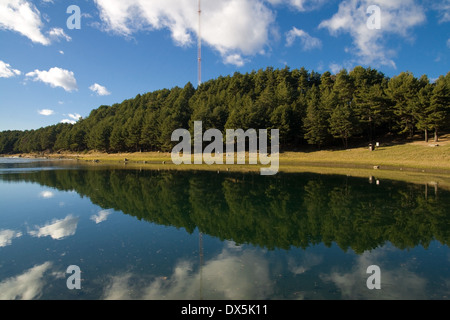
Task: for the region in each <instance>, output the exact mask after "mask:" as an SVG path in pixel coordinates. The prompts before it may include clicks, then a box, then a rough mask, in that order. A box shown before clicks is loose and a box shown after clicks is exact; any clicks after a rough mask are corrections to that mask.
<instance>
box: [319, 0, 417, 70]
mask: <svg viewBox="0 0 450 320" xmlns="http://www.w3.org/2000/svg"><path fill="white" fill-rule="evenodd" d="M371 5H378V6H379V7H380V8H381V29H380V30H376V29H374V30H371V29H369V28H368V27H367V21H368V19H369V17H370V15H368V14H367V8H368V7H369V6H371ZM425 19H426V16H425V13H424V9H423V8H422V7H421V6H420V5H417V4H416V3H415V0H398V1H391V0H344V1H342V2H341V3H340V5H339V10H338V12H337V13H336V14H335V15H334V16H333V17H332V18H331V19H329V20H325V21H322V22H321V23H320V25H319V28H326V29H328V30H329V32H330V33H331V34H333V35H338V34H339V33H348V34H350V35H351V37H352V38H353V44H354V54H355V55H356V56H357V57H358V58H359V62H360V63H364V64H374V65H388V66H392V67H395V62H394V61H393V60H392V57H393V56H394V55H395V51H393V50H389V49H388V48H387V47H386V45H385V39H386V37H387V36H389V35H391V34H395V35H399V36H401V37H404V38H406V39H408V40H410V39H411V38H410V35H409V32H410V29H411V28H413V27H415V26H417V25H419V24H421V23H423V22H424V21H425Z"/></svg>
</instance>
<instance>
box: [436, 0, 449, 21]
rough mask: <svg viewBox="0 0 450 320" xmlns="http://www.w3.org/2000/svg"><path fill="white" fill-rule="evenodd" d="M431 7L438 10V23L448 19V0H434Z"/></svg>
mask: <svg viewBox="0 0 450 320" xmlns="http://www.w3.org/2000/svg"><path fill="white" fill-rule="evenodd" d="M433 8H434V9H435V10H437V11H438V12H439V16H440V19H439V23H443V22H449V21H450V0H441V1H435V2H434V3H433Z"/></svg>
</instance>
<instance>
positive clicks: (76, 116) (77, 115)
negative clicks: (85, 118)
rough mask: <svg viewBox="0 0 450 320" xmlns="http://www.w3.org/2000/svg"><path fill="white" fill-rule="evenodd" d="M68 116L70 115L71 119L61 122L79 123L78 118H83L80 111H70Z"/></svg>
mask: <svg viewBox="0 0 450 320" xmlns="http://www.w3.org/2000/svg"><path fill="white" fill-rule="evenodd" d="M67 116H68V117H69V119H64V120H61V123H69V124H75V123H77V121H78V120H80V119H81V115H80V114H78V113H75V114H72V113H69V114H68V115H67Z"/></svg>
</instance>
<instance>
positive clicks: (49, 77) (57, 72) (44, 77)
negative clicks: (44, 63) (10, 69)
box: [26, 67, 78, 92]
mask: <svg viewBox="0 0 450 320" xmlns="http://www.w3.org/2000/svg"><path fill="white" fill-rule="evenodd" d="M26 76H27V77H28V78H31V79H32V80H33V81H41V82H44V83H47V84H49V85H50V86H51V87H53V88H56V87H61V88H63V89H64V90H66V91H68V92H72V91H76V90H78V86H77V80H76V79H75V76H74V73H73V72H72V71H68V70H64V69H61V68H58V67H55V68H51V69H50V70H48V71H40V70H35V71H33V72H29V73H27V74H26Z"/></svg>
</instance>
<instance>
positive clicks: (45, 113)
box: [38, 109, 55, 116]
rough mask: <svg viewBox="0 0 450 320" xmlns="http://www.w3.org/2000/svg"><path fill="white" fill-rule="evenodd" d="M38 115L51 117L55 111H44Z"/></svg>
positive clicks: (40, 111)
mask: <svg viewBox="0 0 450 320" xmlns="http://www.w3.org/2000/svg"><path fill="white" fill-rule="evenodd" d="M38 113H39V114H40V115H41V116H51V115H53V114H55V111H53V110H50V109H43V110H39V111H38Z"/></svg>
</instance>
